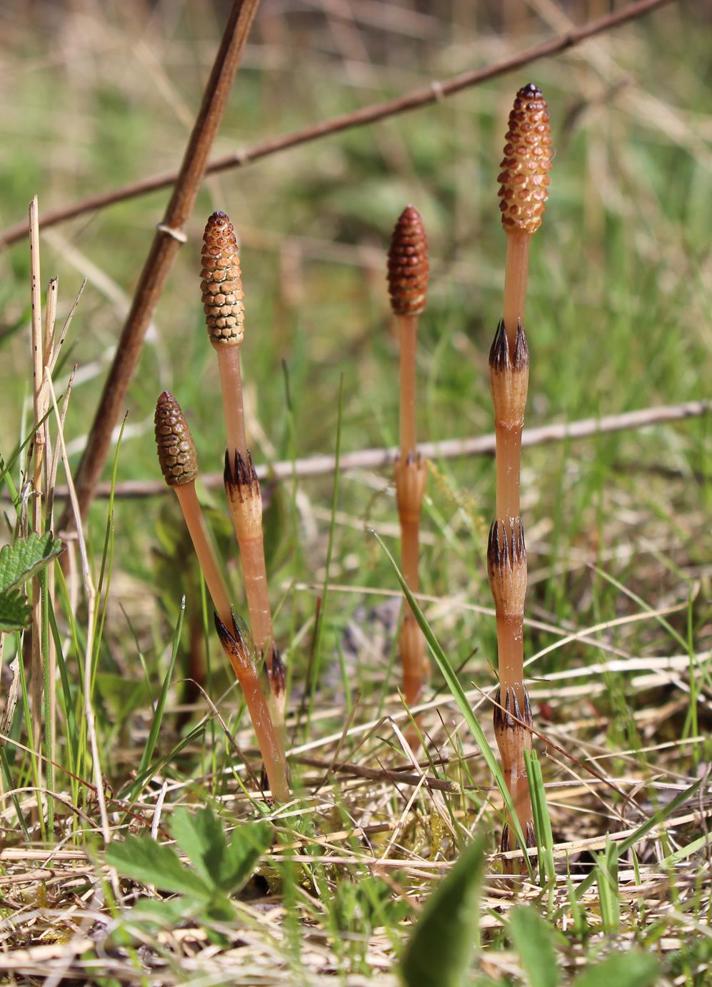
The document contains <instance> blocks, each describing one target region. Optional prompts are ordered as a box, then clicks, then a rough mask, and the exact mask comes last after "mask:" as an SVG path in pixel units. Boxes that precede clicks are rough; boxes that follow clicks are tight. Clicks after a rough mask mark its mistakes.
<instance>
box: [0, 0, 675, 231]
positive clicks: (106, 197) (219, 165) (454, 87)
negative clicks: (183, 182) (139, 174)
mask: <svg viewBox="0 0 712 987" xmlns="http://www.w3.org/2000/svg"><path fill="white" fill-rule="evenodd" d="M673 2H674V0H639V2H637V3H631V4H629V5H628V6H627V7H622V8H621V9H620V10H615V11H613V12H612V13H610V14H606V15H604V16H603V17H599V18H596V19H595V20H592V21H589V22H588V23H587V24H583V25H582V26H581V27H577V28H573V29H572V30H570V31H565V32H564V33H563V34H559V35H556V36H555V37H553V38H550V39H549V40H548V41H544V42H542V43H541V44H538V45H535V46H534V47H532V48H527V49H525V50H524V51H521V52H518V53H517V54H516V55H512V56H510V57H508V58H504V59H502V61H499V62H495V63H494V64H493V65H487V66H485V67H484V68H481V69H472V70H470V71H468V72H462V73H460V75H456V76H454V77H453V78H450V79H446V80H445V81H438V80H433V81H432V82H431V83H429V84H428V85H426V86H421V87H419V88H418V89H414V90H412V91H411V92H408V93H405V94H403V95H402V96H397V97H395V99H389V100H386V101H385V102H382V103H375V104H372V105H370V106H362V107H361V108H360V109H358V110H354V111H352V112H350V113H342V114H340V115H339V116H336V117H333V118H332V119H330V120H322V121H320V122H319V123H316V124H312V125H310V126H308V127H304V128H302V129H300V130H295V131H293V132H292V133H288V134H282V135H281V136H279V137H273V138H270V139H268V140H265V141H261V142H260V143H259V144H255V145H254V146H253V147H250V148H246V149H245V150H243V151H237V152H232V153H231V154H224V155H222V156H221V157H218V158H215V159H214V160H213V161H211V162H210V163H209V164H208V166H207V168H206V169H205V173H206V174H210V175H212V174H216V173H219V172H222V171H227V170H228V169H232V168H242V167H244V166H245V165H248V164H252V162H254V161H259V160H260V159H261V158H266V157H269V156H270V155H272V154H278V153H280V152H281V151H287V150H289V149H290V148H293V147H299V146H300V145H302V144H307V143H310V142H311V141H316V140H321V139H322V138H324V137H330V136H332V135H333V134H338V133H342V132H343V131H346V130H352V129H353V128H355V127H364V126H367V125H369V124H372V123H376V122H377V121H379V120H386V119H388V118H389V117H392V116H397V115H398V114H400V113H409V112H411V111H412V110H418V109H420V108H421V107H423V106H431V105H432V104H433V103H437V102H439V101H440V100H442V99H446V98H447V97H448V96H454V95H456V94H457V93H459V92H463V91H464V90H466V89H470V88H472V87H473V86H478V85H481V84H482V83H484V82H489V81H490V79H496V78H498V77H499V76H502V75H506V74H508V73H509V72H514V71H517V70H519V69H521V68H524V66H526V65H531V64H532V62H536V61H538V60H539V59H540V58H547V57H550V56H552V55H557V54H559V53H561V52H563V51H568V50H569V49H571V48H575V47H576V46H577V45H580V44H581V43H582V42H584V41H586V40H588V38H593V37H595V36H596V35H597V34H603V33H604V32H606V31H611V30H613V29H614V28H617V27H621V26H622V25H624V24H627V23H628V22H630V21H633V20H636V19H637V18H639V17H643V16H644V15H645V14H650V13H652V12H653V11H655V10H657V9H658V8H659V7H664V6H666V5H667V4H669V3H673ZM177 178H178V176H177V174H176V173H175V172H165V173H163V174H160V175H150V176H149V177H147V178H143V179H141V180H140V181H137V182H132V183H131V184H130V185H125V186H123V187H122V188H117V189H113V190H112V191H111V192H100V193H98V194H97V195H90V196H87V197H86V198H85V199H80V200H79V201H78V202H74V203H72V204H71V205H68V206H61V207H59V208H57V209H53V210H50V211H49V212H46V213H45V214H44V216H43V218H42V226H43V228H47V227H50V226H57V225H59V224H60V223H64V222H66V221H67V220H70V219H74V218H76V217H77V216H84V215H86V214H87V213H90V212H95V211H96V210H97V209H105V208H106V207H107V206H112V205H114V204H115V203H117V202H125V201H126V200H127V199H134V198H138V197H140V196H143V195H148V194H150V193H151V192H156V191H158V190H159V189H164V188H170V187H171V185H173V184H174V183H175V182H176V180H177ZM25 230H26V227H25V223H24V222H21V223H16V224H15V225H13V226H8V227H7V228H6V229H4V230H2V231H0V246H2V245H3V244H4V245H5V246H9V245H10V244H13V243H16V242H17V241H19V240H21V239H22V238H23V236H24V235H25Z"/></svg>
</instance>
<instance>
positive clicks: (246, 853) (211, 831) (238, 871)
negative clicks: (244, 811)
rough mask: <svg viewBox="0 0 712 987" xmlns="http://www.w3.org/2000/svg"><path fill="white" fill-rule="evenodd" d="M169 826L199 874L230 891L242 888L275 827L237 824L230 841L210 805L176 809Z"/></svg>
mask: <svg viewBox="0 0 712 987" xmlns="http://www.w3.org/2000/svg"><path fill="white" fill-rule="evenodd" d="M170 828H171V835H172V836H173V838H174V839H175V841H176V843H177V844H178V846H179V847H180V848H181V850H183V852H184V853H185V854H186V856H187V857H188V858H189V859H190V861H191V863H192V864H193V866H194V868H195V870H196V871H197V872H198V874H200V875H201V877H202V878H203V879H204V880H205V881H206V883H208V884H210V885H211V886H212V887H214V888H216V889H217V890H219V891H222V892H225V893H227V894H230V893H233V892H235V891H237V890H239V888H241V887H242V885H243V884H244V883H245V881H246V880H247V879H248V878H249V877H250V875H251V874H252V871H253V870H254V867H255V864H256V863H257V861H258V860H259V859H260V857H261V856H262V854H263V853H264V852H265V850H266V849H267V848H268V847H269V846H270V844H271V842H272V827H271V826H270V825H269V823H266V822H257V823H248V824H246V825H243V826H238V828H237V829H236V830H235V831H234V832H233V834H232V839H231V840H230V843H229V844H227V843H226V842H225V833H224V830H223V825H222V822H221V821H220V820H219V819H218V818H217V817H216V816H215V814H214V813H213V811H212V809H210V808H208V807H206V808H204V809H200V810H199V811H198V812H195V813H190V812H188V811H187V810H186V809H177V810H176V811H175V812H174V813H173V817H172V819H171V827H170Z"/></svg>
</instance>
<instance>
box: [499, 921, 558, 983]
mask: <svg viewBox="0 0 712 987" xmlns="http://www.w3.org/2000/svg"><path fill="white" fill-rule="evenodd" d="M509 935H510V938H511V940H512V944H513V945H514V948H515V949H516V951H517V953H518V954H519V959H520V961H521V964H522V968H523V970H524V975H525V977H526V981H527V983H528V984H529V987H556V985H557V984H558V982H559V972H558V970H557V968H556V952H555V950H554V943H553V935H552V929H551V926H550V925H549V924H548V922H545V921H544V919H543V918H542V917H541V916H540V915H539V914H538V913H537V912H536V910H535V909H534V908H531V907H528V906H524V905H521V906H517V907H516V908H515V909H513V911H512V914H511V915H510V917H509Z"/></svg>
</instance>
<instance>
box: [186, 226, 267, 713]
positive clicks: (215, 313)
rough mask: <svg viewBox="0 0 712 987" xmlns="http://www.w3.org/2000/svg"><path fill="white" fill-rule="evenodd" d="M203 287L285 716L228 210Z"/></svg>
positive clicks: (237, 500) (230, 490)
mask: <svg viewBox="0 0 712 987" xmlns="http://www.w3.org/2000/svg"><path fill="white" fill-rule="evenodd" d="M201 278H202V281H201V291H202V298H203V308H204V310H205V320H206V325H207V329H208V336H209V337H210V342H211V343H212V345H213V348H214V349H215V352H216V354H217V358H218V366H219V370H220V387H221V390H222V397H223V408H224V412H225V427H226V430H227V450H226V453H225V474H224V477H225V491H226V493H227V497H228V501H229V504H230V514H231V516H232V523H233V527H234V529H235V537H236V540H237V544H238V546H239V549H240V564H241V567H242V575H243V578H244V581H245V595H246V597H247V608H248V611H249V615H250V630H251V632H252V640H253V642H254V644H255V647H256V648H257V649H258V651H259V652H260V653H261V654H262V655H264V658H265V662H266V665H267V670H268V673H269V678H270V685H271V690H272V694H273V696H274V698H275V702H276V709H277V710H278V711H281V712H280V718H282V719H283V716H284V702H285V698H286V697H285V694H284V681H285V675H284V666H283V664H282V661H281V659H280V657H279V653H278V652H277V649H276V647H275V644H274V632H273V629H272V614H271V610H270V604H269V590H268V585H267V568H266V565H265V555H264V536H263V532H262V494H261V492H260V484H259V481H258V479H257V474H256V473H255V470H254V467H253V465H252V457H251V455H250V452H249V449H248V448H247V440H246V437H245V413H244V408H243V401H242V373H241V368H240V350H241V347H242V341H243V339H244V337H245V308H244V304H243V299H244V294H243V289H242V274H241V271H240V257H239V247H238V244H237V236H236V235H235V229H234V227H233V225H232V223H231V222H230V219H229V217H228V216H227V215H226V213H224V212H214V213H213V214H212V216H210V218H209V219H208V221H207V223H206V225H205V232H204V233H203V250H202V255H201Z"/></svg>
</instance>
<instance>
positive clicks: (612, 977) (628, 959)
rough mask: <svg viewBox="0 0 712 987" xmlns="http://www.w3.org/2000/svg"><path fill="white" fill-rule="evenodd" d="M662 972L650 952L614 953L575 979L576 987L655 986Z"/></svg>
mask: <svg viewBox="0 0 712 987" xmlns="http://www.w3.org/2000/svg"><path fill="white" fill-rule="evenodd" d="M659 974H660V967H659V965H658V961H657V960H656V959H655V957H654V956H651V955H650V954H649V953H640V952H634V951H630V952H627V953H614V954H613V955H612V956H609V957H608V958H607V959H605V960H604V961H603V962H602V963H598V964H597V965H596V966H591V967H589V968H588V970H585V971H584V972H583V973H582V974H580V975H579V976H578V977H577V978H576V980H574V987H612V985H614V984H621V985H623V984H624V985H625V987H653V984H655V983H656V981H657V979H658V976H659Z"/></svg>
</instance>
